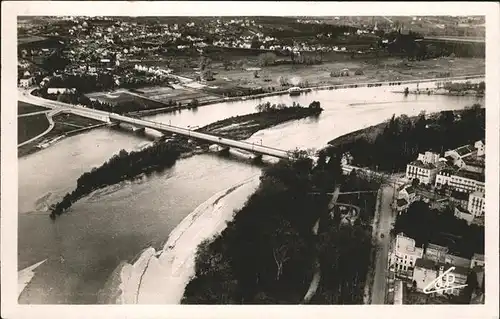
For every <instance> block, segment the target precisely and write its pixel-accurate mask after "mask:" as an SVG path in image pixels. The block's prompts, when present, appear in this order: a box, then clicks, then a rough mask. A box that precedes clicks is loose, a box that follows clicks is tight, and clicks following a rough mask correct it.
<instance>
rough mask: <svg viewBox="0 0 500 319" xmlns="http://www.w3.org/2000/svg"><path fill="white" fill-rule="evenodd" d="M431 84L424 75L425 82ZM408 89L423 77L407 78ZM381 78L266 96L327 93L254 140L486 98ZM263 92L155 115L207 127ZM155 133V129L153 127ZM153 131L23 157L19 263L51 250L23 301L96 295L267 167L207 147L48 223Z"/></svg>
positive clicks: (249, 105)
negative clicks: (403, 88) (310, 111)
mask: <svg viewBox="0 0 500 319" xmlns="http://www.w3.org/2000/svg"><path fill="white" fill-rule="evenodd" d="M426 85H427V86H429V87H434V84H431V83H429V84H420V88H424V87H426ZM407 86H409V87H410V88H412V87H415V86H416V85H407ZM396 89H400V88H399V87H376V88H357V89H342V90H333V91H316V92H311V93H308V94H303V95H301V96H298V97H290V96H275V97H270V98H265V99H263V101H270V102H272V103H279V102H281V103H287V104H291V103H292V101H297V102H299V103H301V104H304V105H308V104H309V103H310V102H312V101H313V100H317V101H320V102H321V106H322V107H323V109H324V111H323V113H322V114H321V115H320V117H319V118H317V119H312V118H311V119H302V120H298V121H294V122H290V123H284V124H281V125H279V126H276V127H273V128H271V129H267V130H263V131H259V132H258V133H256V134H254V136H252V137H251V138H250V139H249V140H250V141H252V142H255V143H262V144H264V145H268V146H272V147H277V148H282V149H293V148H296V147H299V148H321V147H323V146H325V144H326V143H327V142H328V141H329V140H331V139H333V138H335V137H338V136H340V135H342V134H345V133H349V132H352V131H354V130H357V129H360V128H363V127H366V126H369V125H373V124H377V123H380V122H382V121H384V120H386V119H388V118H389V117H390V116H392V114H403V113H404V114H407V115H416V114H418V113H419V112H420V111H422V110H425V111H426V112H428V113H430V112H436V111H440V110H451V109H461V108H463V107H465V106H468V105H472V104H473V103H476V102H479V103H484V99H478V98H474V97H456V96H442V95H431V96H427V95H414V96H408V97H405V96H404V95H402V94H393V93H391V91H393V90H396ZM258 103H259V101H258V100H246V101H240V102H232V103H220V104H215V105H210V106H204V107H200V108H198V109H197V110H183V111H180V112H179V111H178V112H176V113H170V114H160V115H155V116H150V117H148V118H147V119H149V120H154V121H158V122H163V123H167V124H168V123H171V124H172V125H177V126H183V127H188V126H191V127H194V126H202V125H206V124H209V123H212V122H215V121H217V120H220V119H223V118H227V117H230V116H236V115H243V114H248V113H253V112H255V106H256V104H258ZM146 134H147V135H149V136H152V135H154V132H146ZM147 144H148V140H147V139H145V138H144V137H140V136H136V135H133V134H130V133H126V132H121V131H114V130H110V129H108V128H100V129H96V130H93V131H90V132H87V133H84V134H81V135H77V136H73V137H70V138H67V139H64V140H62V141H60V142H58V143H56V144H55V145H53V146H51V147H49V148H47V149H45V150H42V151H40V152H37V153H35V154H31V155H28V156H26V157H23V158H20V159H19V200H18V203H19V233H18V234H19V236H18V245H19V246H18V257H19V259H18V269H23V268H26V267H28V266H30V265H32V264H35V263H37V262H39V261H42V260H44V259H47V261H46V262H45V263H43V264H42V265H41V266H40V267H39V268H37V269H36V271H35V276H34V278H33V280H32V281H31V283H30V284H29V285H28V287H27V289H25V291H24V292H23V293H22V294H21V296H20V300H19V301H20V303H49V304H57V303H66V304H81V303H85V304H89V303H90V304H91V303H95V302H96V298H97V297H96V293H97V291H98V290H99V289H100V288H101V287H102V286H103V284H104V282H105V280H106V279H107V278H108V276H109V275H110V273H111V272H112V271H113V269H114V268H115V267H116V266H117V265H118V264H119V262H120V261H121V260H130V259H132V258H133V257H134V256H136V255H137V254H138V253H139V252H140V251H141V250H142V249H143V248H144V247H146V246H150V245H152V246H153V247H155V248H161V245H162V243H164V242H165V240H166V239H167V237H168V235H169V233H170V232H171V231H172V229H173V228H174V227H175V226H176V225H177V224H178V223H179V222H180V221H181V220H182V219H183V218H184V217H185V216H187V215H188V214H189V213H190V212H192V211H193V210H194V209H195V208H196V207H198V206H199V205H200V204H202V203H203V202H204V201H205V200H207V199H208V198H210V197H211V196H212V195H213V194H215V193H217V192H219V191H221V190H223V189H226V188H228V187H231V186H233V185H234V184H237V183H238V182H240V181H242V180H245V179H248V178H249V177H251V176H254V175H255V174H258V173H259V172H260V168H259V167H257V166H255V165H251V164H249V163H248V162H246V161H243V160H238V159H236V158H232V159H225V158H221V157H218V156H216V155H213V154H203V155H197V156H194V157H190V158H187V159H183V160H180V161H178V162H177V163H176V164H175V166H174V167H172V168H171V169H168V170H165V171H163V172H161V173H155V174H152V175H150V176H145V177H143V178H142V179H140V180H137V181H134V182H124V183H121V184H119V185H115V186H111V187H108V188H106V189H104V190H100V191H96V192H95V193H93V194H91V195H90V196H88V197H86V198H84V199H82V200H80V201H79V202H77V203H76V204H74V205H73V207H72V208H71V209H70V211H69V212H68V213H67V214H65V215H63V216H61V217H60V218H58V219H57V220H56V222H55V223H53V222H51V220H50V219H49V218H48V213H47V212H46V211H45V210H46V204H44V203H53V202H54V201H57V200H58V199H59V198H60V197H61V196H63V195H64V194H65V193H66V192H67V191H68V190H71V189H72V188H74V187H75V185H76V179H77V178H78V177H79V176H80V175H81V174H82V173H83V172H85V171H88V170H90V169H91V168H92V167H95V166H99V165H101V164H102V163H103V162H104V161H106V160H107V159H109V158H110V157H111V156H112V155H113V154H115V153H117V152H118V151H119V150H120V149H126V150H134V149H139V148H140V147H144V146H145V145H147Z"/></svg>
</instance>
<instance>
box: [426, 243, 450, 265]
mask: <svg viewBox="0 0 500 319" xmlns="http://www.w3.org/2000/svg"><path fill="white" fill-rule="evenodd" d="M447 253H448V247H444V246H440V245H436V244H431V243H429V244H428V245H427V248H426V249H425V254H424V258H425V259H429V260H432V261H434V262H442V261H444V259H445V258H446V254H447Z"/></svg>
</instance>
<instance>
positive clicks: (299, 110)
mask: <svg viewBox="0 0 500 319" xmlns="http://www.w3.org/2000/svg"><path fill="white" fill-rule="evenodd" d="M257 109H258V110H259V112H256V113H253V114H248V115H244V116H237V117H233V118H229V119H226V120H222V121H218V122H215V123H213V124H210V125H207V126H205V127H202V128H200V129H198V130H199V131H201V132H205V133H209V134H213V135H219V136H224V137H226V138H232V139H236V140H241V139H245V138H248V137H250V136H251V135H252V134H253V133H255V132H257V131H259V130H262V129H266V128H269V127H271V126H274V125H278V124H281V123H283V122H286V121H290V120H295V119H301V118H304V117H308V116H318V115H319V114H320V113H321V111H322V109H321V106H320V103H319V102H317V101H313V102H312V103H311V104H310V105H309V107H303V106H301V105H299V104H294V105H293V106H291V107H288V106H286V105H284V104H278V105H276V104H272V105H271V104H270V103H263V104H259V105H258V106H257ZM208 146H209V145H208V143H206V142H197V141H193V140H191V139H188V138H187V137H177V136H175V138H172V139H171V140H168V141H166V142H165V141H161V140H159V141H156V142H155V143H153V145H151V146H149V147H146V148H144V149H142V150H139V151H136V152H130V153H128V152H126V151H125V150H122V151H120V153H119V154H116V155H114V156H113V157H112V158H111V159H109V160H108V161H107V162H105V163H104V164H103V165H101V166H100V167H98V168H93V169H92V170H91V171H90V172H86V173H84V174H82V175H81V176H80V177H79V178H78V180H77V187H76V189H75V190H73V191H72V192H70V193H67V194H66V195H65V196H64V197H63V199H62V200H61V201H60V202H58V203H56V204H55V205H53V206H52V209H51V213H50V217H51V218H52V219H53V220H55V218H56V217H57V216H59V215H61V214H63V213H64V212H66V211H67V210H68V209H69V208H70V207H71V205H72V204H73V203H74V202H76V201H78V200H79V199H80V198H82V197H84V196H86V195H88V194H90V193H92V192H93V191H95V190H97V189H99V188H102V187H106V186H110V185H113V184H117V183H119V182H121V181H123V180H127V179H132V178H136V177H138V176H140V175H141V174H148V173H151V172H153V171H159V170H162V169H165V168H168V167H171V166H173V165H174V164H175V162H176V161H177V159H179V158H180V157H181V156H183V157H186V156H189V155H193V154H196V153H200V152H204V151H207V150H208Z"/></svg>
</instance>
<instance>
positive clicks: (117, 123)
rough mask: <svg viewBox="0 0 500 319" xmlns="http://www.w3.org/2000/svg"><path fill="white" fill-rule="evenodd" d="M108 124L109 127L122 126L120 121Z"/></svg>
mask: <svg viewBox="0 0 500 319" xmlns="http://www.w3.org/2000/svg"><path fill="white" fill-rule="evenodd" d="M108 126H109V127H113V128H119V127H120V122H109V123H108Z"/></svg>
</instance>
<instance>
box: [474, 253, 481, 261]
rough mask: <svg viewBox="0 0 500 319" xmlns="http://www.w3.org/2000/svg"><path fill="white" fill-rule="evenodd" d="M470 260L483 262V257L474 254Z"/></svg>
mask: <svg viewBox="0 0 500 319" xmlns="http://www.w3.org/2000/svg"><path fill="white" fill-rule="evenodd" d="M472 259H475V260H481V261H484V255H482V254H474V255H473V256H472Z"/></svg>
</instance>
